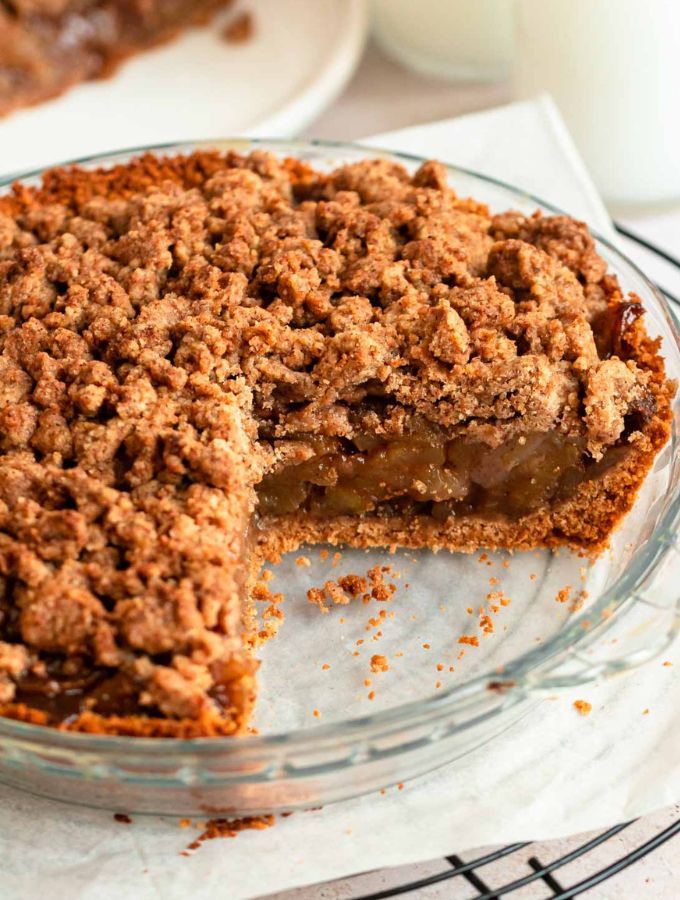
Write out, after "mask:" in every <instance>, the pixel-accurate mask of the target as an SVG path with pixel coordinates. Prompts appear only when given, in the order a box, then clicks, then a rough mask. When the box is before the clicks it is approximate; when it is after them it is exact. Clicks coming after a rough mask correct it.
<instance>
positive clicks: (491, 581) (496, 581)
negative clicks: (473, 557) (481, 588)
mask: <svg viewBox="0 0 680 900" xmlns="http://www.w3.org/2000/svg"><path fill="white" fill-rule="evenodd" d="M489 584H490V585H491V587H495V586H496V585H497V584H500V580H499V579H498V578H496V577H495V575H492V576H491V578H489Z"/></svg>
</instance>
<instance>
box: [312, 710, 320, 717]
mask: <svg viewBox="0 0 680 900" xmlns="http://www.w3.org/2000/svg"><path fill="white" fill-rule="evenodd" d="M312 715H313V716H314V717H315V718H316V719H318V718H319V716H320V715H321V713H320V712H319V710H318V709H314V710H312Z"/></svg>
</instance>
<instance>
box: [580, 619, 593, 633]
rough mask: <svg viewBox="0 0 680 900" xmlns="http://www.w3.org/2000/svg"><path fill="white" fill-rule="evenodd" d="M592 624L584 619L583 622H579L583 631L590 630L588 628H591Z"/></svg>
mask: <svg viewBox="0 0 680 900" xmlns="http://www.w3.org/2000/svg"><path fill="white" fill-rule="evenodd" d="M592 624H593V623H592V622H591V621H590V619H584V620H583V621H582V622H581V628H582V629H583V630H584V631H587V630H588V629H589V628H590V626H591V625H592Z"/></svg>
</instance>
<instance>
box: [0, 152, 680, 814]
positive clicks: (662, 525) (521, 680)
mask: <svg viewBox="0 0 680 900" xmlns="http://www.w3.org/2000/svg"><path fill="white" fill-rule="evenodd" d="M208 149H217V150H220V151H225V150H230V149H231V150H236V151H238V152H245V151H247V150H251V149H263V150H271V151H272V152H274V153H277V154H280V155H288V156H293V157H297V158H302V159H305V160H308V161H310V162H316V163H319V162H320V161H322V160H323V161H325V162H327V163H330V162H333V161H335V162H336V163H341V162H345V161H347V160H348V159H349V160H358V159H366V158H388V159H391V160H395V161H397V162H402V163H403V164H404V165H405V166H407V167H408V168H411V169H412V168H414V167H415V166H416V165H419V164H420V163H422V162H424V161H425V159H426V158H425V157H420V156H416V155H412V154H407V153H399V152H395V151H392V150H383V149H377V148H374V147H364V146H362V145H360V144H349V143H343V142H333V141H317V140H304V141H302V140H269V139H255V138H234V139H230V138H225V139H219V138H218V139H208V140H198V141H177V142H170V143H165V144H159V145H147V146H144V147H135V148H130V149H124V150H120V151H116V152H111V153H103V154H97V155H94V156H89V157H83V158H81V159H77V160H71V161H69V162H68V163H64V164H62V165H71V164H78V165H83V166H88V167H92V166H98V165H109V164H115V163H116V162H123V161H126V160H128V159H130V158H131V157H133V156H136V155H139V154H141V153H144V152H155V153H166V154H174V153H182V152H191V151H192V150H208ZM54 167H55V166H53V165H51V166H48V167H46V168H43V169H38V170H33V171H30V172H25V173H21V174H15V175H12V176H11V177H7V178H2V179H0V192H3V191H5V190H7V189H8V187H9V186H10V185H11V184H12V183H14V182H15V181H23V182H25V181H30V180H31V179H36V178H37V177H39V176H40V175H42V174H43V173H44V172H45V171H49V169H51V168H54ZM446 169H447V172H448V173H449V176H453V177H455V176H456V175H457V176H459V177H463V178H466V179H470V180H472V181H473V182H476V183H478V184H484V185H486V187H487V188H489V189H492V190H497V191H498V193H499V203H500V202H501V201H503V202H507V205H506V206H504V207H503V209H506V208H512V206H513V203H512V201H513V198H514V201H515V204H516V203H517V201H518V200H520V201H522V202H524V203H527V202H528V203H531V204H533V205H534V206H535V207H536V208H540V209H542V210H544V211H546V212H548V213H552V214H562V213H563V212H564V211H563V210H561V209H559V208H557V207H555V206H554V205H553V204H550V203H548V202H546V201H544V200H542V199H540V198H538V197H535V196H534V195H532V194H530V193H528V192H526V191H524V190H521V189H518V188H516V187H513V186H512V185H510V184H507V183H506V182H503V181H501V180H499V179H496V178H493V177H490V176H486V175H483V174H481V173H478V172H475V171H473V170H470V169H466V168H464V167H459V166H453V165H447V166H446ZM591 231H592V229H591ZM592 233H593V235H594V237H595V238H596V240H597V243H598V249H599V250H600V251H602V252H603V255H604V256H605V258H606V260H607V262H608V264H609V266H610V267H611V266H612V265H616V266H617V267H618V268H619V270H620V267H623V268H624V269H627V270H628V271H629V274H630V273H632V275H633V276H634V277H635V278H637V279H638V280H639V281H640V283H641V285H642V287H643V288H644V292H645V296H644V297H643V301H644V302H645V303H646V304H647V305H648V304H650V303H651V304H652V305H654V306H655V307H656V311H657V313H660V314H661V317H662V318H663V320H664V321H665V324H666V326H667V331H668V334H669V335H670V337H671V339H672V342H673V346H672V348H670V349H671V350H672V352H673V353H675V354H676V356H677V355H678V353H679V352H680V331H679V329H678V325H677V324H676V322H675V320H674V318H673V315H672V314H671V312H670V308H669V306H668V303H667V301H666V299H665V298H664V297H663V295H662V294H661V292H660V291H659V290H658V288H657V287H656V285H655V284H653V282H652V281H650V279H648V278H647V276H645V275H644V273H643V272H642V271H641V270H640V269H639V267H638V266H637V265H636V264H635V263H634V262H633V261H632V260H630V259H629V258H628V257H626V256H625V254H623V253H622V252H621V251H620V250H618V249H617V248H616V247H614V246H613V244H611V243H610V242H609V241H608V240H607V239H606V238H604V237H602V236H600V235H598V234H597V233H596V232H592ZM664 357H665V359H666V360H667V365H668V368H669V369H670V371H668V372H667V374H668V375H669V376H670V377H678V376H680V364H679V363H678V361H677V359H676V364H675V368H674V367H673V364H672V360H671V357H670V355H669V352H668V350H666V351H664ZM677 420H678V398H677V396H676V398H675V401H674V419H673V425H672V434H671V438H670V448H669V449H670V453H669V459H668V462H667V463H666V465H667V466H669V467H670V469H669V471H670V473H671V475H670V476H669V479H672V476H673V474H674V473H675V474H676V475H677V472H678V470H679V469H680V454H679V453H678V447H679V444H680V434H679V429H678V421H677ZM662 452H665V450H664V451H662ZM679 524H680V481H679V479H678V478H677V477H676V478H675V481H674V484H673V490H672V491H671V492H670V495H668V496H666V500H665V503H664V509H663V514H662V515H661V516H660V519H659V521H658V522H657V524H656V527H655V529H654V533H653V535H652V537H651V539H649V540H648V541H647V542H646V545H645V546H644V547H643V548H642V552H637V553H636V555H635V559H634V560H633V562H634V564H633V565H631V564H630V563H628V564H627V566H626V568H625V570H624V571H623V573H622V574H620V575H619V577H618V578H617V579H616V581H615V582H614V583H613V584H612V585H611V586H610V587H609V588H608V589H607V590H605V591H604V592H603V593H602V595H601V596H599V597H598V598H597V600H596V601H594V603H593V604H592V605H590V606H589V607H588V609H587V610H586V611H584V612H582V613H580V614H577V615H575V616H574V617H573V618H572V619H570V620H569V622H568V623H567V624H566V626H565V627H564V628H563V629H561V630H560V631H558V632H557V633H556V634H555V635H554V636H552V637H550V638H548V639H547V640H546V641H545V643H543V644H541V645H540V646H538V647H533V648H529V649H528V650H526V651H525V652H523V653H522V654H520V655H519V656H518V657H517V658H516V659H514V660H513V661H512V662H511V663H510V664H508V665H506V666H505V667H504V669H503V672H502V674H500V675H499V673H498V672H496V671H490V672H487V673H486V674H483V675H477V676H475V677H474V678H472V679H470V680H469V681H464V682H463V683H462V684H457V685H455V686H453V687H450V688H447V689H443V690H439V691H437V692H436V693H433V694H432V695H431V696H429V697H426V698H419V699H417V700H414V701H411V702H408V703H405V704H401V705H399V706H395V707H393V708H390V709H386V710H382V711H379V712H377V713H375V714H373V715H364V716H360V717H351V718H348V719H346V720H344V721H340V722H334V723H331V724H319V725H315V726H313V727H309V728H304V729H299V730H295V731H291V732H287V733H280V734H265V735H255V736H250V735H249V736H244V737H241V738H238V739H224V738H191V739H170V740H165V739H158V738H138V737H127V736H126V737H120V736H108V735H92V734H83V733H74V732H66V731H59V730H56V729H53V728H47V727H44V726H38V725H31V724H27V723H23V722H17V721H14V720H10V719H7V718H2V717H0V759H1V757H2V752H3V749H4V752H5V754H6V755H7V754H9V756H10V758H12V759H14V763H15V765H16V766H17V767H19V768H20V767H21V766H22V765H23V762H24V761H25V760H27V759H28V758H30V761H31V763H32V764H33V765H34V766H35V765H36V764H37V765H38V766H40V765H41V762H40V760H41V758H42V756H41V754H43V753H45V752H47V755H46V756H45V757H44V764H45V766H47V768H50V766H51V765H52V762H53V761H54V760H52V761H50V755H51V754H50V752H49V751H54V752H55V753H58V754H59V755H60V756H70V759H71V762H72V764H73V766H74V768H75V769H76V772H78V773H80V775H82V776H83V777H85V778H87V777H94V778H95V779H96V778H97V777H106V773H108V775H109V776H112V777H113V778H114V780H115V777H116V772H117V763H118V762H119V761H120V760H121V759H123V758H124V759H125V763H126V767H128V768H129V767H134V766H138V767H139V775H140V776H142V773H145V775H144V776H143V777H146V778H148V777H149V776H151V775H152V774H153V772H154V765H155V764H157V763H158V760H159V757H161V756H162V759H163V761H164V764H167V765H170V766H171V767H177V766H180V767H181V769H182V771H184V775H183V776H180V777H179V782H181V783H184V784H195V783H201V782H203V781H204V776H205V775H206V772H207V771H208V770H209V769H210V768H211V767H212V766H213V765H217V770H218V771H215V772H214V773H213V775H212V776H210V778H212V780H213V783H216V782H215V779H216V780H217V782H220V783H222V784H230V785H234V784H237V785H238V784H248V783H249V784H251V785H252V784H253V783H254V782H268V783H270V784H275V783H277V781H282V780H289V779H291V778H292V779H295V778H296V777H298V775H299V777H301V778H306V777H309V774H310V771H312V770H313V772H314V773H316V775H317V776H321V775H322V774H323V772H324V771H331V770H332V771H334V772H336V773H337V772H338V770H344V769H350V768H353V769H356V767H357V766H358V765H360V763H361V762H370V761H376V759H378V758H379V757H380V755H381V753H383V752H384V753H387V754H389V755H390V756H391V757H394V756H395V754H396V755H398V753H399V747H400V741H403V746H404V747H406V746H409V741H410V740H411V739H412V738H413V739H414V735H416V733H417V734H418V735H420V737H419V738H418V740H425V741H426V743H429V744H432V745H433V744H436V743H437V741H439V740H442V739H443V738H446V737H450V736H451V734H452V731H451V729H453V730H454V731H455V730H461V729H462V730H465V729H470V728H474V727H475V725H478V724H480V723H481V722H482V721H487V720H488V718H489V717H491V716H494V715H496V714H498V713H502V712H505V711H506V710H507V709H509V708H510V707H513V706H515V705H517V704H518V703H519V702H520V701H527V700H529V699H531V698H532V697H533V698H538V697H540V696H541V695H542V694H544V693H545V692H547V691H551V690H556V689H559V688H561V687H570V686H575V685H577V684H583V683H586V682H588V681H591V680H593V679H594V678H596V677H598V676H600V675H603V674H608V673H614V672H618V671H623V670H625V669H627V668H630V667H632V666H634V665H637V664H639V663H641V662H644V661H645V660H646V659H647V658H652V657H655V656H657V655H658V653H659V652H660V649H663V648H662V646H661V643H660V644H659V646H656V645H655V646H650V647H647V648H646V650H643V651H639V650H638V651H635V652H633V653H632V654H626V653H625V652H624V653H621V654H618V655H616V656H615V657H614V658H613V659H612V658H608V659H604V660H601V661H600V662H596V663H592V662H588V661H587V660H585V658H584V657H583V656H582V651H584V650H585V648H587V647H591V646H593V644H594V643H596V642H597V641H601V639H602V637H603V636H604V635H605V634H607V633H608V632H609V629H610V628H611V627H612V626H613V625H614V623H615V622H617V621H619V620H620V619H621V618H622V617H623V616H625V615H626V612H627V611H628V610H629V609H630V608H631V607H632V606H635V604H636V603H640V602H642V603H649V600H648V599H646V598H645V597H643V596H642V591H643V589H645V588H646V587H647V586H649V585H650V583H651V582H652V581H653V580H654V579H655V577H656V576H657V574H658V572H659V570H660V568H661V567H662V566H663V565H664V564H665V562H666V561H667V560H668V558H669V556H671V555H672V554H673V553H675V552H677V551H678V546H677V543H676V538H675V532H676V530H677V528H678V525H679ZM679 594H680V592H679ZM671 600H672V602H673V603H674V604H676V603H677V602H678V601H679V600H680V596H679V597H673V598H671ZM649 605H650V606H651V607H654V606H655V604H654V603H653V602H651V603H649ZM593 620H595V622H596V624H595V625H594V626H592V627H586V622H587V623H588V624H591V623H592V621H593ZM673 622H674V624H673V626H672V628H671V630H669V631H668V632H667V633H666V634H665V635H664V638H665V644H664V646H666V645H667V644H668V643H669V642H670V640H671V639H672V637H673V636H674V634H675V631H676V629H677V627H678V626H677V616H675V618H674V619H673ZM574 662H576V663H577V665H576V669H575V670H574V669H573V666H572V671H571V673H569V672H568V671H567V672H564V673H562V670H564V667H565V665H567V666H568V664H570V663H574ZM561 673H562V674H561ZM499 730H501V729H499ZM496 733H498V732H496ZM394 741H396V743H394ZM480 743H481V741H480ZM161 745H162V753H160V752H159V751H160V750H161ZM381 745H383V750H381V749H380V747H381ZM319 754H320V755H321V757H323V761H318V760H317V762H314V759H315V758H317V757H318V756H319ZM445 761H447V760H446V759H443V760H440V761H439V762H438V763H435V764H437V765H438V764H441V763H442V762H445ZM220 762H224V763H228V765H227V767H226V768H225V770H224V771H223V773H222V775H220V772H219V770H220V768H221V767H220V765H219V763H220ZM306 762H308V763H309V766H311V769H310V768H309V766H307V765H306ZM102 767H103V768H102ZM428 767H429V768H432V767H434V766H432V765H431V766H419V767H418V770H417V771H416V772H415V773H414V774H420V772H422V771H427V768H428ZM98 771H99V776H98V775H97V772H98ZM173 773H174V774H173V775H172V778H173V779H174V782H173V783H176V782H177V775H176V768H173ZM74 774H76V773H74ZM157 774H158V776H159V778H160V781H161V782H162V781H163V778H164V777H165V776H164V775H163V774H162V773H161V772H160V771H159V772H158V773H157ZM170 774H171V773H170V770H168V772H167V777H170ZM406 777H410V775H409V774H408V773H406ZM210 778H209V780H210ZM399 778H400V776H399V775H398V774H393V775H391V776H390V779H389V780H384V781H381V780H380V779H378V780H375V782H371V783H370V784H369V785H368V788H364V787H362V788H361V789H359V788H358V787H357V786H356V785H355V786H354V788H349V789H347V790H344V791H343V790H340V792H339V793H338V792H337V791H336V793H335V794H333V795H332V796H327V797H325V799H326V800H327V801H328V800H332V799H339V798H340V796H352V795H353V794H357V793H364V792H365V789H369V790H370V789H372V788H373V787H374V786H378V785H381V784H383V783H385V784H387V783H394V782H395V781H397V780H399ZM0 780H3V779H2V778H1V777H0ZM350 780H351V779H350ZM369 780H370V779H369ZM40 792H41V793H42V792H47V793H49V791H44V790H41V791H40ZM318 799H319V797H317V796H315V797H313V798H311V800H310V802H315V801H317V800H318ZM79 802H87V801H82V800H81V801H79ZM95 805H107V806H112V807H113V806H116V803H115V802H112V803H110V804H106V803H104V804H102V803H100V802H95ZM295 805H300V804H296V803H295V802H284V803H282V804H281V808H284V807H285V808H289V807H291V806H295ZM152 806H153V804H152ZM161 806H162V804H161ZM270 807H271V808H275V807H276V804H275V803H272V804H270ZM166 811H167V810H166Z"/></svg>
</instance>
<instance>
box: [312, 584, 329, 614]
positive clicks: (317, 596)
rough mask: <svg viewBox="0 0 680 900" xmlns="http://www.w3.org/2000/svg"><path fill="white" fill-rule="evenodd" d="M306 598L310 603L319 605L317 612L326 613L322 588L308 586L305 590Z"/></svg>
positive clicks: (326, 608)
mask: <svg viewBox="0 0 680 900" xmlns="http://www.w3.org/2000/svg"><path fill="white" fill-rule="evenodd" d="M307 600H308V601H309V602H310V603H316V605H317V606H318V607H319V612H322V613H327V612H328V607H327V606H326V602H325V601H326V594H325V592H324V590H323V588H314V587H313V588H309V590H308V591H307Z"/></svg>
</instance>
